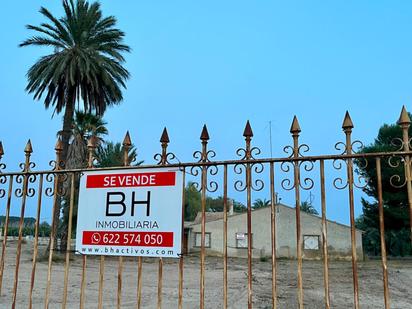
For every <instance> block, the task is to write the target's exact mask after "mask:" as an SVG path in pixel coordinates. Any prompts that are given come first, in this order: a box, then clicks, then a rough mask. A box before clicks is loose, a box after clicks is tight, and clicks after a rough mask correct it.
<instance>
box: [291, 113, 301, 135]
mask: <svg viewBox="0 0 412 309" xmlns="http://www.w3.org/2000/svg"><path fill="white" fill-rule="evenodd" d="M300 132H301V130H300V125H299V121H298V117H296V115H295V116H293V121H292V125H291V126H290V133H292V134H299V133H300Z"/></svg>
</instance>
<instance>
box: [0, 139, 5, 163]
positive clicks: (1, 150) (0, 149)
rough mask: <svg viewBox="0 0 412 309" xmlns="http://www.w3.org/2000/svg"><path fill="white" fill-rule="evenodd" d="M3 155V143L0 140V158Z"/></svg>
mask: <svg viewBox="0 0 412 309" xmlns="http://www.w3.org/2000/svg"><path fill="white" fill-rule="evenodd" d="M3 155H4V149H3V143H2V142H1V141H0V159H1V157H3Z"/></svg>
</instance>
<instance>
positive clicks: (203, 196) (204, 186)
mask: <svg viewBox="0 0 412 309" xmlns="http://www.w3.org/2000/svg"><path fill="white" fill-rule="evenodd" d="M200 140H201V142H202V153H201V161H202V162H206V161H207V143H208V140H209V133H208V131H207V127H206V125H204V126H203V130H202V133H201V135H200ZM206 189H207V166H203V167H202V178H201V212H202V221H201V249H200V306H199V307H200V309H204V306H205V255H206V252H205V239H206Z"/></svg>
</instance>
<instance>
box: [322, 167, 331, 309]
mask: <svg viewBox="0 0 412 309" xmlns="http://www.w3.org/2000/svg"><path fill="white" fill-rule="evenodd" d="M320 194H321V204H322V253H323V286H324V288H325V308H326V309H330V295H329V255H328V227H327V221H326V188H325V161H324V160H320Z"/></svg>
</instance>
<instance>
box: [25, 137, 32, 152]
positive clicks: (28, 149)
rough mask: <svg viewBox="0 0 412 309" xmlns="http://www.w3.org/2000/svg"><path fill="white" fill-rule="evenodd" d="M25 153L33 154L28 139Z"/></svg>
mask: <svg viewBox="0 0 412 309" xmlns="http://www.w3.org/2000/svg"><path fill="white" fill-rule="evenodd" d="M24 152H25V153H32V152H33V147H32V146H31V141H30V139H29V140H28V141H27V144H26V147H25V148H24Z"/></svg>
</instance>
